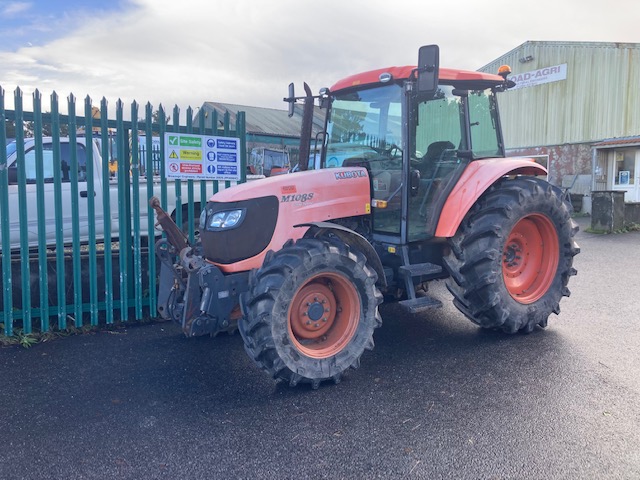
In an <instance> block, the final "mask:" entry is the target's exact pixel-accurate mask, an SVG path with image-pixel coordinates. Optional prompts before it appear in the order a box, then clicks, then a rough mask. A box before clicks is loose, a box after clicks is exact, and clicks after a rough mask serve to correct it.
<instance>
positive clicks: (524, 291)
mask: <svg viewBox="0 0 640 480" xmlns="http://www.w3.org/2000/svg"><path fill="white" fill-rule="evenodd" d="M570 212H571V208H570V205H569V203H568V202H567V201H566V200H564V199H563V195H562V192H561V191H560V189H558V188H557V187H554V186H552V185H550V184H548V183H547V182H545V181H543V180H540V179H537V178H533V177H517V178H515V179H511V180H509V179H505V180H502V181H500V182H498V183H497V184H496V185H495V186H494V187H492V188H491V189H490V190H489V192H488V193H486V194H485V195H484V196H483V197H481V198H480V199H479V200H478V203H477V204H476V206H474V207H473V208H472V209H471V211H470V212H469V214H468V215H467V217H466V218H465V220H464V221H463V222H462V224H461V225H460V228H459V229H458V232H457V233H456V235H455V237H453V238H452V239H451V241H450V245H451V250H450V253H449V255H448V256H447V258H446V259H445V264H446V266H447V269H448V270H449V273H450V275H451V278H450V279H449V281H448V283H447V287H448V289H449V291H450V292H451V293H452V294H453V296H454V304H455V306H456V307H457V308H458V309H459V310H460V311H461V312H462V313H464V314H465V315H466V316H467V317H468V318H469V319H470V320H471V321H472V322H474V323H476V324H478V325H480V326H481V327H484V328H499V329H502V330H504V331H505V332H509V333H514V332H517V331H524V332H530V331H532V330H533V329H534V328H535V326H536V325H539V326H541V327H546V325H547V319H548V317H549V315H550V314H551V313H555V314H558V313H560V305H559V302H560V300H561V299H562V297H563V296H569V294H570V292H569V289H568V288H567V284H568V282H569V278H570V277H571V276H572V275H575V274H576V270H575V269H574V268H573V267H572V264H573V257H574V256H575V255H576V254H577V253H578V252H579V251H580V250H579V248H578V246H577V245H576V243H575V241H574V238H573V237H574V235H575V234H576V232H577V230H578V227H577V225H576V224H575V222H574V221H573V220H572V219H571V217H570Z"/></svg>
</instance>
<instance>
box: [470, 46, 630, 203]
mask: <svg viewBox="0 0 640 480" xmlns="http://www.w3.org/2000/svg"><path fill="white" fill-rule="evenodd" d="M505 64H506V65H509V66H510V67H511V69H512V73H511V75H510V77H509V78H510V79H511V80H513V81H515V82H516V86H515V87H514V88H512V89H510V90H509V91H507V92H505V93H502V94H501V95H499V97H498V98H499V100H498V104H499V108H500V113H501V117H502V127H503V131H504V137H505V143H506V147H507V151H508V153H509V154H510V155H523V156H524V155H526V156H534V157H536V158H538V159H539V161H540V162H542V163H546V165H547V167H548V169H549V180H550V181H551V182H552V183H554V184H556V185H562V186H564V187H570V186H571V187H572V189H571V191H572V192H574V193H577V194H582V195H584V204H583V207H582V209H583V211H586V212H590V211H591V210H590V209H591V192H592V191H605V190H606V191H614V192H615V191H617V192H624V200H625V202H640V180H639V179H638V176H639V175H640V88H638V86H640V43H608V42H538V41H527V42H525V43H523V44H522V45H520V46H518V47H516V48H514V49H513V50H511V51H510V52H508V53H506V54H504V55H502V56H501V57H499V58H497V59H496V60H494V61H493V62H491V63H490V64H488V65H486V66H484V67H483V68H481V69H480V71H483V72H492V73H495V72H497V71H498V68H499V67H500V66H501V65H505Z"/></svg>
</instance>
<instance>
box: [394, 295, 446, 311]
mask: <svg viewBox="0 0 640 480" xmlns="http://www.w3.org/2000/svg"><path fill="white" fill-rule="evenodd" d="M398 303H399V304H400V306H401V307H402V308H404V309H405V310H406V311H407V312H409V313H419V312H423V311H425V310H431V309H432V308H440V307H442V302H441V301H440V300H438V299H436V298H431V297H418V298H412V299H409V300H402V301H401V302H398Z"/></svg>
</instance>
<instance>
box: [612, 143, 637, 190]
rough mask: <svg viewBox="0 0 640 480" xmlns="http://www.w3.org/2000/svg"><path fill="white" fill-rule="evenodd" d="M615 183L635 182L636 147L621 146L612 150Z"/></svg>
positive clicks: (626, 183)
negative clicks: (614, 161) (614, 160)
mask: <svg viewBox="0 0 640 480" xmlns="http://www.w3.org/2000/svg"><path fill="white" fill-rule="evenodd" d="M614 155H615V159H616V163H615V169H616V170H615V177H614V182H615V184H616V185H633V184H634V183H635V176H636V175H635V164H636V149H635V148H621V149H616V150H615V152H614Z"/></svg>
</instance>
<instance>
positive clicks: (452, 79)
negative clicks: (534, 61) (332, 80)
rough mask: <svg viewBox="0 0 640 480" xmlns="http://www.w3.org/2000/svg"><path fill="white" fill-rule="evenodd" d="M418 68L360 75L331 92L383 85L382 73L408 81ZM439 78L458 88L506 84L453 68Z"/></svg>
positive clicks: (443, 70)
mask: <svg viewBox="0 0 640 480" xmlns="http://www.w3.org/2000/svg"><path fill="white" fill-rule="evenodd" d="M416 68H417V67H415V66H413V65H406V66H404V67H387V68H380V69H378V70H371V71H369V72H363V73H358V74H356V75H351V76H349V77H346V78H343V79H342V80H339V81H338V82H337V83H336V84H334V85H333V87H331V92H332V93H335V92H338V91H340V90H346V89H350V88H353V87H359V86H365V85H375V84H381V85H382V82H381V81H380V74H382V73H389V74H391V76H392V81H398V80H406V79H408V78H409V77H410V76H411V72H413V71H414V70H415V69H416ZM438 78H439V81H440V82H441V83H447V84H452V85H454V86H456V87H458V88H469V87H474V88H490V87H494V86H497V85H500V84H501V83H504V79H503V78H502V77H501V76H499V75H494V74H492V73H483V72H473V71H470V70H455V69H451V68H440V71H439V76H438Z"/></svg>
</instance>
